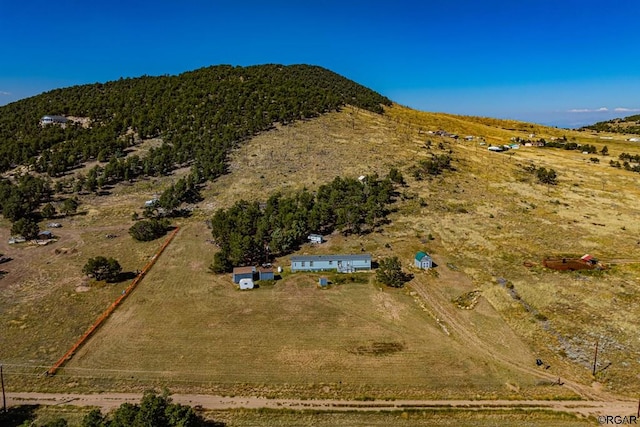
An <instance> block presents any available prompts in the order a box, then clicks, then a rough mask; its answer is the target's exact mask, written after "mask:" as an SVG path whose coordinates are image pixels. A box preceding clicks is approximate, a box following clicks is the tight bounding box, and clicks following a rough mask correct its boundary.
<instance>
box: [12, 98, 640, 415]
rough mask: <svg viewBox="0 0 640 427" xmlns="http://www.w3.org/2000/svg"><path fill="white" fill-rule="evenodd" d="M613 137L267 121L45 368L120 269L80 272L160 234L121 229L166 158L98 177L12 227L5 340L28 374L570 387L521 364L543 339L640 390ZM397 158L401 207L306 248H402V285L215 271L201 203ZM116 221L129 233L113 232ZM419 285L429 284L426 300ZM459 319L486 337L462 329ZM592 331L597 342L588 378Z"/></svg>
mask: <svg viewBox="0 0 640 427" xmlns="http://www.w3.org/2000/svg"><path fill="white" fill-rule="evenodd" d="M438 129H444V130H447V131H450V132H457V133H459V134H460V135H467V134H468V135H474V136H478V137H482V138H483V139H484V140H485V141H486V142H487V143H507V142H509V139H510V138H511V137H512V136H520V137H527V136H528V135H529V134H530V133H535V134H536V137H544V138H551V137H561V136H563V135H566V136H567V137H568V138H569V139H570V140H571V139H575V140H576V141H578V142H583V143H590V144H595V145H596V146H597V147H598V148H599V149H600V148H601V147H602V146H603V145H605V143H606V145H607V146H608V148H609V151H610V156H609V157H604V156H600V155H597V156H598V157H600V158H601V162H600V163H599V164H594V163H592V162H590V161H589V158H590V157H593V155H585V154H581V153H579V152H577V151H565V150H559V149H543V148H535V147H522V148H521V149H520V150H513V151H510V152H509V153H502V154H497V153H490V152H488V151H487V150H486V146H481V145H479V142H478V140H474V141H470V142H466V141H465V142H461V141H454V140H451V139H448V138H441V137H439V136H433V135H432V134H428V133H427V132H428V131H435V130H438ZM616 138H618V139H614V140H605V141H603V140H601V139H600V135H592V134H590V133H578V132H572V131H565V130H559V129H550V128H542V127H539V126H536V125H528V124H522V123H518V122H506V121H496V120H493V119H483V118H464V117H456V116H450V115H445V114H431V113H418V112H414V111H411V110H408V109H405V108H402V107H397V106H396V107H393V108H391V109H389V110H388V111H387V114H386V115H385V116H378V115H375V114H371V113H368V112H364V111H361V110H352V109H345V110H344V111H342V112H340V113H332V114H328V115H325V116H322V117H320V118H318V119H314V120H310V121H306V122H299V123H294V124H292V125H290V126H286V127H280V128H278V129H277V130H274V131H270V132H266V133H264V134H261V135H258V136H257V137H255V138H253V139H252V140H251V141H250V142H248V143H247V144H244V145H242V146H241V147H240V148H238V149H237V150H236V151H235V152H234V153H233V156H232V163H231V166H230V169H231V173H230V174H228V175H226V176H223V177H221V178H220V179H218V180H217V181H216V182H214V183H211V184H208V185H207V188H206V189H205V190H204V191H203V195H204V196H205V200H204V201H203V202H201V203H200V204H198V206H197V207H196V209H195V211H194V215H193V217H192V218H190V219H186V220H181V221H180V224H181V225H182V226H183V229H182V230H181V232H180V234H179V235H178V237H177V238H176V240H175V242H174V243H172V244H171V245H170V246H169V248H168V249H167V252H166V253H165V254H164V255H163V257H162V258H161V259H160V260H159V262H158V263H157V265H156V266H155V267H154V269H153V270H152V271H151V273H150V274H149V275H148V277H147V278H145V280H144V281H143V282H142V283H141V286H140V288H139V289H137V290H136V291H135V292H134V293H133V295H132V296H131V298H130V299H129V300H127V302H126V303H125V304H124V305H123V306H122V307H121V309H119V310H118V311H117V312H116V313H115V315H114V317H113V318H112V319H110V320H109V321H108V322H107V324H106V325H105V327H104V329H102V330H101V331H100V332H99V333H98V334H96V335H95V336H94V337H93V339H92V340H91V341H90V342H89V343H88V345H87V346H86V347H84V348H83V349H82V350H80V352H79V353H78V354H77V355H76V357H75V358H74V359H73V360H72V361H71V362H70V363H69V365H68V366H67V368H65V369H64V370H63V371H62V372H61V375H60V376H59V377H57V378H53V379H43V378H41V377H38V376H36V374H37V373H38V372H39V370H40V369H41V368H44V369H46V367H48V366H49V364H50V363H52V362H53V361H55V359H57V358H58V357H59V356H60V355H62V354H63V353H64V351H65V350H66V348H67V347H68V346H70V345H71V344H72V343H73V341H74V340H75V339H76V338H77V337H78V336H79V335H80V334H81V333H82V332H83V331H84V330H85V329H86V327H88V326H89V325H90V324H91V323H92V321H93V319H94V317H95V316H97V314H98V313H100V312H101V311H102V310H103V309H104V308H105V307H106V306H107V305H108V304H109V302H110V301H111V300H113V299H115V297H116V296H117V295H118V294H119V293H120V292H121V290H122V289H123V288H124V287H125V286H126V283H122V284H117V285H104V284H102V285H97V286H96V285H94V286H90V287H89V288H90V291H89V292H76V288H77V287H78V286H79V285H82V284H83V283H84V281H85V280H84V278H83V277H82V276H81V274H80V269H81V266H82V265H83V264H84V262H85V261H86V259H87V258H88V257H90V256H95V255H97V254H102V255H106V256H116V257H117V258H118V259H119V260H120V262H121V263H122V264H123V266H124V268H125V270H135V269H137V268H141V267H142V265H144V264H145V263H146V261H147V260H148V258H149V257H150V256H152V255H153V253H154V251H155V249H156V248H157V247H158V246H159V245H160V242H152V243H147V244H140V243H134V242H133V241H132V240H131V238H130V237H129V236H128V235H127V233H126V230H127V228H128V227H129V225H130V224H131V223H132V222H131V219H130V218H131V213H132V212H133V211H134V210H136V209H137V210H138V211H139V210H140V206H141V205H142V203H143V202H144V200H147V199H149V198H151V197H152V196H153V194H156V193H158V192H159V191H161V189H162V188H163V186H166V185H168V184H169V183H170V182H171V179H172V178H171V177H169V178H164V179H159V180H147V181H140V182H138V183H135V184H133V185H130V186H119V187H116V188H115V189H113V190H112V195H110V196H105V197H95V196H91V197H85V198H83V203H84V205H83V211H84V212H85V213H86V215H78V216H76V217H74V218H73V219H71V220H63V223H64V224H63V225H64V227H63V228H62V229H60V231H59V234H60V236H61V239H60V240H59V241H58V242H57V243H55V244H53V245H52V246H46V247H41V248H30V247H22V248H10V247H8V246H7V245H6V244H4V243H3V242H6V236H8V234H7V231H6V229H3V231H2V233H3V234H2V235H1V237H2V241H1V242H0V250H1V251H2V252H4V253H6V254H9V255H11V256H12V257H14V258H16V260H15V261H12V263H14V262H15V264H12V265H8V266H7V269H9V267H10V268H11V269H12V271H9V274H8V275H7V276H6V277H5V278H4V279H2V281H1V282H0V286H2V287H3V288H2V289H3V293H2V295H1V296H0V309H1V310H0V323H1V324H3V325H5V326H6V327H5V328H3V331H2V332H1V334H2V341H3V343H9V344H8V345H3V346H2V349H0V360H2V361H3V362H4V363H5V364H6V366H7V372H8V375H9V379H11V380H12V381H11V382H10V386H11V387H13V388H15V389H18V388H27V389H32V388H39V389H58V390H67V389H69V390H78V389H84V390H107V389H108V390H123V389H140V388H146V387H147V386H149V385H169V386H170V387H171V388H172V390H193V389H195V390H199V391H210V392H220V393H226V394H237V395H242V394H244V393H251V394H254V393H259V394H263V395H269V396H298V397H316V396H317V397H331V396H334V397H356V398H364V397H367V396H376V397H382V398H385V397H389V398H390V397H436V396H437V397H454V396H455V397H462V398H464V397H467V398H469V397H476V396H477V397H507V398H521V397H545V398H559V397H565V398H566V397H569V398H570V397H574V394H573V393H571V392H569V391H567V390H565V389H563V388H561V387H558V386H551V385H549V384H548V382H545V380H541V378H540V377H538V376H536V375H531V374H528V373H526V372H523V371H522V370H519V369H518V368H517V366H518V365H521V366H535V359H536V358H542V359H543V360H544V361H545V365H548V366H550V369H549V371H548V372H549V373H552V374H553V375H557V376H558V377H562V378H573V379H576V380H578V381H580V382H582V383H583V384H591V383H592V382H593V381H594V380H596V381H597V383H598V384H595V387H596V388H598V387H601V388H603V389H605V390H612V391H616V392H622V393H626V394H631V395H633V394H634V393H637V392H638V387H637V385H636V384H637V377H638V374H639V373H640V346H639V345H638V344H639V343H638V338H637V337H638V336H640V330H639V327H638V326H637V325H638V324H639V322H638V320H640V319H639V318H638V317H639V316H638V313H637V310H635V309H634V307H635V305H636V304H637V302H638V299H639V296H640V286H639V285H638V283H639V282H638V277H639V276H640V274H639V272H640V269H639V268H638V265H640V264H633V263H623V262H621V261H615V260H627V261H629V260H631V261H633V260H640V245H638V240H640V237H639V232H640V226H639V225H638V223H637V221H635V218H637V217H638V214H640V212H639V210H640V204H638V202H637V201H638V199H639V196H640V194H639V192H640V190H639V189H638V187H637V185H636V182H637V174H634V173H631V172H627V171H624V170H618V169H614V168H611V167H610V166H609V165H608V164H607V163H608V158H617V155H618V154H620V153H621V152H623V151H626V152H632V153H637V152H638V149H637V148H635V147H633V146H631V145H630V144H629V143H626V142H624V137H622V136H617V137H616ZM427 139H432V140H433V146H432V148H430V149H427V148H426V147H425V141H426V140H427ZM439 143H442V148H439V147H438V145H439ZM634 150H635V151H634ZM449 152H451V155H452V157H453V158H454V159H455V160H454V166H455V168H456V171H454V172H447V173H446V174H444V175H442V176H440V177H436V178H434V179H429V180H424V181H415V180H414V179H413V178H412V177H411V174H410V167H411V166H412V165H414V164H415V163H416V162H417V160H419V159H422V158H425V159H426V158H429V157H430V155H431V154H432V153H438V154H440V153H449ZM532 164H533V165H536V166H538V167H540V166H543V167H552V168H554V169H555V170H556V171H557V172H558V181H559V184H558V185H557V186H551V187H549V186H544V185H541V184H538V183H537V182H536V179H535V177H534V176H533V175H532V174H530V173H529V172H526V170H525V166H529V165H532ZM392 166H394V167H398V168H400V169H401V170H402V172H403V173H404V174H405V177H406V178H407V181H408V186H407V187H404V188H402V189H400V197H399V201H398V202H397V203H396V205H395V209H396V212H394V213H393V214H392V215H391V217H390V219H391V220H392V222H391V224H389V225H388V226H385V227H384V228H383V229H381V230H379V232H378V233H374V234H371V235H367V236H362V237H349V238H345V237H343V236H339V235H334V236H329V239H328V242H327V243H326V244H324V245H322V246H320V247H315V248H311V247H304V248H303V249H302V251H301V252H306V253H329V252H359V251H361V250H365V251H367V252H371V253H372V254H373V255H374V258H379V257H384V256H391V255H395V256H399V257H400V258H401V259H402V261H403V265H404V266H405V268H406V269H407V270H409V271H412V272H413V273H414V274H415V275H416V278H415V279H414V281H413V282H412V283H410V284H409V286H407V288H406V289H403V290H390V289H380V288H379V287H378V286H376V285H375V284H374V282H373V280H372V278H371V277H370V276H366V275H365V276H364V277H366V280H364V281H363V282H362V283H347V284H344V285H340V286H334V287H332V288H331V289H328V290H319V289H318V288H317V287H316V286H315V283H316V276H314V275H302V274H297V275H285V277H284V279H283V280H281V281H278V282H276V284H274V285H266V286H263V287H261V288H260V289H257V290H255V291H253V292H246V293H245V292H242V293H241V292H239V291H237V290H236V289H235V288H234V286H233V285H232V283H231V279H230V275H226V276H216V275H212V274H210V273H209V272H208V271H207V266H208V265H209V264H210V263H211V261H212V259H213V254H214V252H215V247H214V246H213V245H211V244H209V243H207V242H206V240H207V239H209V238H210V232H209V230H207V228H206V226H205V224H204V220H205V219H206V218H208V217H209V216H210V215H211V213H212V212H214V211H215V209H218V208H220V207H226V206H229V205H231V204H232V203H234V202H235V201H237V200H239V199H241V198H244V199H251V200H265V199H266V198H267V197H268V195H269V194H270V193H272V192H273V191H284V192H288V191H293V190H295V189H300V188H302V187H307V188H309V189H314V188H316V187H317V186H318V185H320V184H322V183H324V182H327V181H329V180H331V179H333V178H334V177H335V176H354V177H355V176H359V175H362V174H368V173H374V172H375V173H379V174H380V175H384V174H386V172H387V171H388V169H389V168H390V167H392ZM173 179H175V178H173ZM107 233H112V234H116V235H118V237H117V238H116V239H105V237H104V235H105V234H107ZM56 248H67V249H69V250H70V252H66V253H62V254H56V253H55V249H56ZM418 250H426V251H428V252H429V253H431V254H433V255H434V256H435V257H436V260H437V261H439V267H438V268H437V269H436V271H435V272H434V273H421V272H417V271H414V270H412V269H411V264H412V257H413V255H414V254H415V252H416V251H418ZM584 253H591V254H593V255H594V256H596V257H598V258H601V259H603V260H605V261H606V260H614V262H612V264H615V265H614V266H613V268H611V269H610V270H607V271H605V272H600V273H584V272H580V273H578V272H568V273H558V272H552V271H547V270H544V269H543V268H542V267H541V261H542V259H543V258H544V257H545V256H549V255H559V254H562V255H576V256H581V255H583V254H584ZM279 262H280V264H281V265H284V266H286V265H287V260H286V259H282V260H279ZM525 262H527V265H532V267H525V266H524V263H525ZM420 289H422V290H427V291H428V292H427V294H428V295H429V297H428V298H426V300H425V298H424V297H421V295H420V294H419V293H418V291H419V290H420ZM474 290H475V291H478V295H480V297H479V303H478V305H477V306H476V307H475V308H474V309H473V310H461V309H459V308H457V307H456V306H455V304H454V303H453V302H452V300H454V299H455V298H457V297H459V296H461V295H464V294H466V293H468V292H471V291H474ZM431 298H432V300H430V299H431ZM435 304H437V306H436V305H435ZM439 313H444V314H445V315H446V316H447V318H440V317H439V316H440V314H439ZM460 326H463V327H464V328H463V329H464V331H473V333H474V336H476V337H477V338H478V339H479V340H480V341H481V342H482V343H487V345H489V346H490V347H491V349H490V351H489V350H488V351H486V352H478V351H477V350H478V348H475V347H473V346H469V345H467V344H468V342H467V341H466V340H465V336H464V335H463V334H462V333H461V332H462V330H461V329H460ZM496 337H497V338H496ZM595 341H599V343H600V344H599V345H600V350H601V359H600V364H599V365H598V370H599V372H598V373H597V375H596V377H595V378H593V377H592V376H591V365H590V364H591V363H592V360H591V357H592V352H593V349H594V346H595ZM381 349H382V350H381ZM380 352H382V353H384V354H376V353H380ZM506 359H509V361H510V363H506ZM607 366H608V367H607ZM44 369H42V370H44ZM12 375H13V376H12ZM239 425H242V424H239ZM374 425H375V424H374ZM445 425H446V424H445ZM488 425H490V424H488ZM568 425H570V424H568Z"/></svg>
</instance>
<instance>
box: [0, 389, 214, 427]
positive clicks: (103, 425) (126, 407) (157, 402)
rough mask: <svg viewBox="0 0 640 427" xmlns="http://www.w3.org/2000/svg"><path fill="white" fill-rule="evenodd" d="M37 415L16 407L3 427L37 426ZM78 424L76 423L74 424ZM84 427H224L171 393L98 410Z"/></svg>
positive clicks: (57, 426)
mask: <svg viewBox="0 0 640 427" xmlns="http://www.w3.org/2000/svg"><path fill="white" fill-rule="evenodd" d="M34 419H35V413H34V411H33V409H32V408H30V407H27V406H13V407H11V408H9V409H8V411H6V412H0V425H3V426H35V425H36V424H35V422H36V421H34ZM38 425H39V426H42V427H65V426H68V425H69V423H68V422H67V420H66V419H65V418H63V417H55V418H54V419H52V420H50V421H48V422H46V423H44V424H38ZM74 425H75V424H74ZM80 425H81V426H82V427H206V426H212V427H223V426H225V425H226V424H225V423H224V422H221V421H213V420H206V419H204V417H203V416H202V415H200V414H198V413H197V412H196V411H195V410H194V409H193V408H192V407H190V406H187V405H181V404H179V403H173V402H172V400H171V398H170V397H169V395H168V392H166V391H165V392H164V393H163V394H158V393H156V392H154V391H147V392H145V393H144V395H143V397H142V400H141V401H140V403H139V404H131V403H123V404H122V405H120V406H119V407H117V408H116V409H114V410H112V411H110V412H109V413H108V414H106V415H105V414H103V413H102V412H101V411H100V410H99V409H93V410H91V411H90V412H89V413H88V414H87V415H85V416H84V418H83V419H82V422H81V424H80Z"/></svg>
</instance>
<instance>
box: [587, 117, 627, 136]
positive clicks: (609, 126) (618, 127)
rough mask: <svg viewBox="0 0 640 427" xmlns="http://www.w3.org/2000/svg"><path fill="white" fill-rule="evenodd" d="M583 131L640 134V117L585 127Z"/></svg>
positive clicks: (613, 120)
mask: <svg viewBox="0 0 640 427" xmlns="http://www.w3.org/2000/svg"><path fill="white" fill-rule="evenodd" d="M582 129H583V130H587V129H589V130H595V131H598V132H611V133H632V134H640V115H638V114H636V115H633V116H628V117H625V118H622V119H612V120H607V121H605V122H598V123H594V124H592V125H590V126H584V127H583V128H582Z"/></svg>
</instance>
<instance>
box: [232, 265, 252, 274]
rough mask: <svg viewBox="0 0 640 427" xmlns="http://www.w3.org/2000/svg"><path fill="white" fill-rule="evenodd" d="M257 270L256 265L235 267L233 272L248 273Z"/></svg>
mask: <svg viewBox="0 0 640 427" xmlns="http://www.w3.org/2000/svg"><path fill="white" fill-rule="evenodd" d="M254 271H255V267H234V268H233V274H247V273H253V272H254Z"/></svg>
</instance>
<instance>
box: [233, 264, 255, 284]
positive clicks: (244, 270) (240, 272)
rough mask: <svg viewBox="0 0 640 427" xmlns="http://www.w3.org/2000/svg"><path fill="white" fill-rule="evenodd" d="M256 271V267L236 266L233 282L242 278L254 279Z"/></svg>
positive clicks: (237, 281)
mask: <svg viewBox="0 0 640 427" xmlns="http://www.w3.org/2000/svg"><path fill="white" fill-rule="evenodd" d="M255 272H256V268H255V267H234V269H233V283H240V279H251V280H253V273H255Z"/></svg>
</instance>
